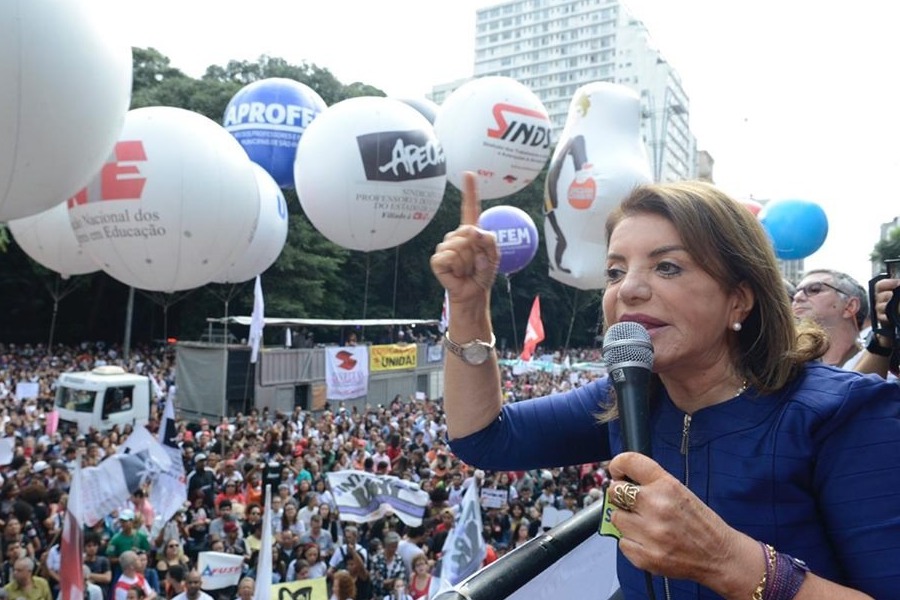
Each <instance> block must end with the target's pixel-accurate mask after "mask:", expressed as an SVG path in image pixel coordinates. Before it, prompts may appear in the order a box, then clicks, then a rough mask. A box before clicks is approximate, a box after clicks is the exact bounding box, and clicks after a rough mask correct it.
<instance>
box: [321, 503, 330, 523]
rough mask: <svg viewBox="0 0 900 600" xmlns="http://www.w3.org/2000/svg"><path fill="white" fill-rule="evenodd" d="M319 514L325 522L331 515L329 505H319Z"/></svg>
mask: <svg viewBox="0 0 900 600" xmlns="http://www.w3.org/2000/svg"><path fill="white" fill-rule="evenodd" d="M319 514H320V515H322V520H323V521H324V520H325V519H327V518H328V517H329V515H330V514H331V506H330V505H328V504H320V505H319Z"/></svg>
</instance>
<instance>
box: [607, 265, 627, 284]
mask: <svg viewBox="0 0 900 600" xmlns="http://www.w3.org/2000/svg"><path fill="white" fill-rule="evenodd" d="M624 275H625V271H623V270H622V269H620V268H618V267H609V268H608V269H606V279H607V280H609V281H610V282H611V283H615V282H616V281H619V280H620V279H622V277H623V276H624Z"/></svg>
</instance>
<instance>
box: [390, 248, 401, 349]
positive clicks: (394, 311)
mask: <svg viewBox="0 0 900 600" xmlns="http://www.w3.org/2000/svg"><path fill="white" fill-rule="evenodd" d="M399 265H400V246H397V248H396V249H395V250H394V298H393V300H392V301H391V318H392V319H396V318H397V267H398V266H399ZM391 341H393V338H392V340H391Z"/></svg>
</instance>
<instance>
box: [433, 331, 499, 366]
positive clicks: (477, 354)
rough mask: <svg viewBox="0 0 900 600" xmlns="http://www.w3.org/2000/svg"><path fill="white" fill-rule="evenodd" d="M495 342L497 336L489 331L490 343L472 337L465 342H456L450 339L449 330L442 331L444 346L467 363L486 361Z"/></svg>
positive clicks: (476, 363)
mask: <svg viewBox="0 0 900 600" xmlns="http://www.w3.org/2000/svg"><path fill="white" fill-rule="evenodd" d="M496 343H497V338H495V337H494V334H493V333H491V341H490V343H488V342H485V341H482V340H479V339H474V340H472V341H471V342H466V343H465V344H457V343H456V342H454V341H453V340H451V339H450V331H447V332H446V333H444V348H446V349H447V350H449V351H450V352H452V353H453V354H455V355H457V356H458V357H460V358H461V359H462V361H463V362H464V363H466V364H467V365H480V364H482V363H483V362H484V361H486V360H487V359H488V357H489V356H490V355H491V352H493V351H494V345H495V344H496Z"/></svg>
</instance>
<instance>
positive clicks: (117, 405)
mask: <svg viewBox="0 0 900 600" xmlns="http://www.w3.org/2000/svg"><path fill="white" fill-rule="evenodd" d="M152 400H153V390H152V389H151V382H150V378H149V377H145V376H144V375H134V374H132V373H127V372H126V371H125V370H124V369H122V368H121V367H114V366H102V367H96V368H95V369H93V370H91V371H82V372H78V373H63V374H61V375H60V376H59V379H58V380H57V382H56V402H55V405H56V410H57V411H58V412H59V429H60V431H69V430H74V429H77V430H78V432H79V433H88V432H89V431H90V430H91V429H94V430H97V431H108V430H110V429H112V428H113V427H114V426H116V425H118V426H119V429H120V430H121V428H122V427H123V426H124V425H143V424H146V423H147V421H148V420H149V418H150V402H151V401H152Z"/></svg>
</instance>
